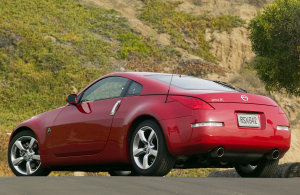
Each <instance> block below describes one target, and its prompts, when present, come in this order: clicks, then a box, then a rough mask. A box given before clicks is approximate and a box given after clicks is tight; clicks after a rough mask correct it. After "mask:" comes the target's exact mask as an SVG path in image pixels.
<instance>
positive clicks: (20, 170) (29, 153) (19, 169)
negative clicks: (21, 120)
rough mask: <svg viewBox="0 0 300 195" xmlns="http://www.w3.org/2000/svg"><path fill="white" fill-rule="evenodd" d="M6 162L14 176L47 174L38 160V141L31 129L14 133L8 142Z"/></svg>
mask: <svg viewBox="0 0 300 195" xmlns="http://www.w3.org/2000/svg"><path fill="white" fill-rule="evenodd" d="M8 164H9V166H10V168H11V170H12V171H13V173H14V174H15V175H16V176H47V175H49V173H50V171H49V170H47V169H45V168H43V167H42V164H41V161H40V151H39V145H38V141H37V139H36V137H35V135H34V133H32V132H31V131H28V130H26V131H22V132H20V133H18V134H16V135H15V136H14V137H13V139H12V140H11V141H10V143H9V147H8Z"/></svg>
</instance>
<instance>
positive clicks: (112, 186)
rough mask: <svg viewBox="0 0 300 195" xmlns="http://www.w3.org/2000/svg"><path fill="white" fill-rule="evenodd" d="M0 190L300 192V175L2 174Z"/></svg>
mask: <svg viewBox="0 0 300 195" xmlns="http://www.w3.org/2000/svg"><path fill="white" fill-rule="evenodd" d="M0 194H1V195H2V194H43V195H44V194H51V195H57V194H72V195H75V194H130V195H133V194H142V195H146V194H151V195H158V194H230V195H232V194H238V195H241V194H255V195H257V194H272V195H274V194H300V179H298V178H291V179H280V178H277V179H276V178H274V179H260V178H254V179H248V178H182V177H181V178H161V177H26V178H25V177H1V178H0Z"/></svg>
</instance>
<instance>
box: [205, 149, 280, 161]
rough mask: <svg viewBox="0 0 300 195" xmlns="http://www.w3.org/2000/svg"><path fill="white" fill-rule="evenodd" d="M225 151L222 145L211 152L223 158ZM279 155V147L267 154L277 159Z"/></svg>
mask: <svg viewBox="0 0 300 195" xmlns="http://www.w3.org/2000/svg"><path fill="white" fill-rule="evenodd" d="M224 153H225V150H224V147H222V146H220V147H217V148H215V149H213V150H212V151H211V152H210V156H211V157H212V158H222V157H223V156H224ZM279 156H280V153H279V151H278V150H277V149H274V150H272V151H271V152H269V153H268V154H267V155H266V158H267V159H269V160H276V159H278V158H279Z"/></svg>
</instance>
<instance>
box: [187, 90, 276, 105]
mask: <svg viewBox="0 0 300 195" xmlns="http://www.w3.org/2000/svg"><path fill="white" fill-rule="evenodd" d="M186 95H190V96H194V97H197V98H200V99H202V100H204V101H205V102H207V103H210V104H213V103H239V104H256V105H267V106H278V105H277V104H276V102H275V101H274V100H272V99H271V98H268V97H265V96H261V95H255V94H249V93H238V92H215V93H213V92H210V93H203V91H202V92H200V93H199V92H198V93H197V91H193V92H191V91H190V92H189V93H188V94H186Z"/></svg>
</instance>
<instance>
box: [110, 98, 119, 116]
mask: <svg viewBox="0 0 300 195" xmlns="http://www.w3.org/2000/svg"><path fill="white" fill-rule="evenodd" d="M120 104H121V100H118V101H117V102H116V103H115V105H114V107H113V108H112V109H111V111H110V116H114V115H115V114H116V112H117V110H118V108H119V106H120Z"/></svg>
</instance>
